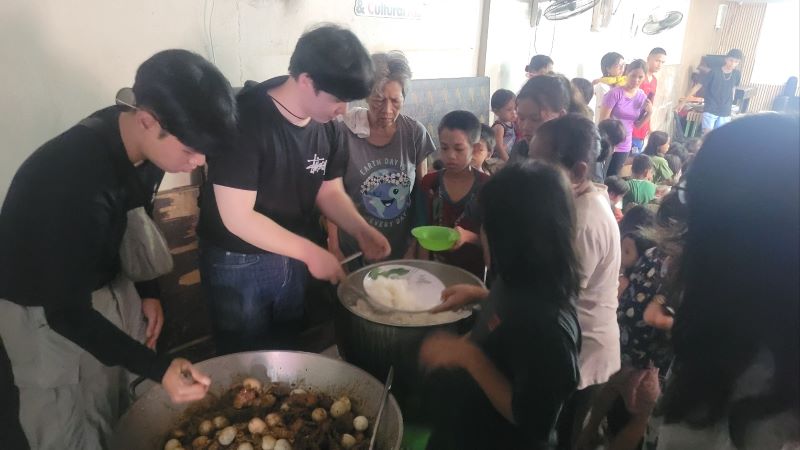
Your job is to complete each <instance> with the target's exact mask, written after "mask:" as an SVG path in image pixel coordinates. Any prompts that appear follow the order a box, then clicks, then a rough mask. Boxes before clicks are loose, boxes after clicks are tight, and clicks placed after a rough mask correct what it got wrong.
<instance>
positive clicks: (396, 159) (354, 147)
mask: <svg viewBox="0 0 800 450" xmlns="http://www.w3.org/2000/svg"><path fill="white" fill-rule="evenodd" d="M372 62H373V65H374V66H375V74H376V76H375V84H374V85H373V87H372V92H371V93H370V95H369V97H367V106H368V107H369V108H368V109H365V108H353V109H351V110H350V111H348V112H347V114H346V115H345V117H344V120H343V121H342V122H340V123H338V124H337V125H338V126H339V129H340V132H341V133H342V135H343V137H344V143H345V147H346V148H347V153H348V159H349V162H348V164H347V167H346V169H345V172H344V177H343V178H344V187H345V190H347V193H348V195H350V198H351V199H352V200H353V203H355V205H356V208H358V212H359V213H360V214H361V216H362V217H364V219H365V220H366V221H367V222H368V223H369V224H370V225H372V226H374V227H376V228H377V229H378V230H379V231H380V232H381V233H382V234H383V235H384V236H386V238H387V239H388V240H389V243H390V244H391V246H392V254H391V257H392V258H394V259H397V258H403V257H404V256H412V255H409V254H408V252H409V250H413V247H412V246H410V245H409V244H410V242H411V222H412V218H413V217H414V216H413V214H412V213H411V209H410V207H411V205H413V201H412V199H411V197H412V194H413V190H414V185H415V183H416V181H418V180H421V179H422V177H424V176H425V173H427V169H428V165H427V160H426V158H427V157H428V155H430V154H431V153H433V152H434V151H435V150H436V149H435V147H434V145H433V140H432V139H431V136H430V135H429V134H428V131H427V130H426V129H425V126H424V125H422V124H421V123H420V122H418V121H416V120H414V119H412V118H411V117H408V116H406V115H404V114H401V113H400V112H401V111H402V109H403V101H404V100H405V96H406V94H407V93H408V85H409V82H410V80H411V69H410V68H409V66H408V61H407V60H406V57H405V56H403V54H402V53H400V52H389V53H377V54H374V55H372ZM328 248H329V249H330V250H331V252H332V253H334V254H335V255H338V256H339V258H344V257H345V256H348V255H350V254H352V253H355V252H357V251H358V242H357V240H356V239H354V238H353V237H352V236H350V235H349V234H347V233H345V232H343V231H341V230H339V229H338V227H337V226H336V225H335V224H333V223H331V224H329V226H328ZM358 265H359V264H358V262H356V263H355V264H353V265H351V268H355V267H357V266H358Z"/></svg>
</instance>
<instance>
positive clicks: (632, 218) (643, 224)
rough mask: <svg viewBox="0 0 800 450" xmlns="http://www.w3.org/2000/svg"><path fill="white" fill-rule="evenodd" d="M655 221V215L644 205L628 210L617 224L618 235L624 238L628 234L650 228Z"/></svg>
mask: <svg viewBox="0 0 800 450" xmlns="http://www.w3.org/2000/svg"><path fill="white" fill-rule="evenodd" d="M655 221H656V213H655V212H653V210H652V209H650V208H648V207H646V206H644V205H636V206H634V207H633V208H631V209H629V210H628V212H626V213H625V216H623V217H622V220H621V221H620V222H619V233H620V234H621V235H622V236H625V235H626V234H628V233H633V232H636V231H640V230H642V229H644V228H650V227H652V226H653V224H654V223H655Z"/></svg>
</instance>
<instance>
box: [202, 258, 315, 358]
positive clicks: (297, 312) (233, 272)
mask: <svg viewBox="0 0 800 450" xmlns="http://www.w3.org/2000/svg"><path fill="white" fill-rule="evenodd" d="M200 277H201V281H202V286H203V292H204V294H205V296H206V300H207V301H208V305H209V310H210V313H211V321H212V323H213V325H214V335H215V340H216V345H217V354H228V353H235V352H241V351H248V350H264V349H267V348H269V347H270V344H271V343H272V342H274V339H275V338H276V334H277V333H281V332H287V331H297V330H296V328H298V326H299V323H300V320H301V319H302V318H303V312H304V303H305V302H304V298H305V290H306V282H307V280H308V268H307V267H306V265H305V264H304V263H303V262H301V261H298V260H296V259H292V258H289V257H286V256H283V255H277V254H274V253H258V254H243V253H235V252H229V251H225V250H222V249H219V248H216V247H212V246H209V245H204V244H202V243H201V246H200Z"/></svg>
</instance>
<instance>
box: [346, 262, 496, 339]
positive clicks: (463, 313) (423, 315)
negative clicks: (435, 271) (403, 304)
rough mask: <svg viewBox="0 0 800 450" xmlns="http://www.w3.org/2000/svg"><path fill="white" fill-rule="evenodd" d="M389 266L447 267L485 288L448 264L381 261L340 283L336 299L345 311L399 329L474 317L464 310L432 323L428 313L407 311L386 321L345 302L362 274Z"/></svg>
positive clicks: (442, 323)
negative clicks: (351, 288) (403, 320)
mask: <svg viewBox="0 0 800 450" xmlns="http://www.w3.org/2000/svg"><path fill="white" fill-rule="evenodd" d="M387 264H405V265H409V266H416V267H419V266H430V265H434V266H442V267H446V268H447V270H454V271H458V272H459V276H462V277H466V278H467V280H468V281H471V282H472V284H475V285H478V286H482V287H485V285H484V284H483V282H482V281H481V280H480V279H479V278H478V277H476V276H475V275H474V274H472V273H469V272H467V271H466V270H463V269H461V268H458V267H455V266H449V265H447V264H443V263H439V262H435V261H425V260H419V259H397V260H392V261H381V262H378V263H374V264H370V265H368V266H364V267H362V268H360V269H358V270H356V271H355V272H353V273H351V274H349V275H348V276H347V279H346V280H345V281H343V282H342V283H340V284H339V286H338V287H337V289H336V297H337V299H338V300H339V303H340V304H341V305H342V306H343V307H344V308H345V309H347V310H348V311H349V312H350V313H351V314H354V315H356V316H358V317H360V318H362V319H364V320H367V321H369V322H373V323H377V324H380V325H386V326H391V327H398V328H429V327H436V326H440V325H447V324H451V323H456V322H459V321H461V320H464V319H466V318H468V317H470V316H471V315H472V309H464V310H462V311H459V312H457V313H455V312H451V313H440V314H441V316H440V317H441V319H442V320H439V321H431V320H424V318H430V317H432V316H433V315H432V314H431V313H430V312H428V311H420V312H405V311H403V312H401V311H398V312H392V313H388V314H387V318H386V319H385V320H381V318H380V316H379V313H378V311H377V310H376V309H374V308H373V311H375V312H376V315H368V314H365V313H364V312H363V311H360V310H358V309H356V308H354V307H353V305H349V304H347V303H346V302H345V301H344V296H345V294H344V291H345V289H348V287H347V286H348V283H359V284H360V283H361V280H362V279H363V275H362V274H365V273H367V272H369V271H370V270H372V269H374V268H376V267H381V266H384V265H387ZM467 280H465V281H467ZM360 290H361V291H363V287H361V286H360ZM445 314H448V315H445ZM392 317H395V318H397V317H404V318H406V319H408V321H409V322H411V323H398V322H396V321H393V320H391V318H392ZM448 317H449V319H448ZM415 318H418V319H420V320H419V322H413V320H414V319H415ZM423 322H425V323H423Z"/></svg>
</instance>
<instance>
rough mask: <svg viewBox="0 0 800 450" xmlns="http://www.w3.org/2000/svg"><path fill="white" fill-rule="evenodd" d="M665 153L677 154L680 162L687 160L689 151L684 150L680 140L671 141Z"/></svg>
mask: <svg viewBox="0 0 800 450" xmlns="http://www.w3.org/2000/svg"><path fill="white" fill-rule="evenodd" d="M667 155H675V156H677V157H678V158H680V160H681V164H683V163H685V162H686V161H688V160H689V151H688V150H686V147H685V146H684V145H683V144H681V143H680V142H673V143H672V144H669V150H667Z"/></svg>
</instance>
